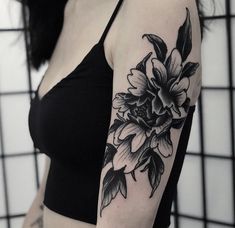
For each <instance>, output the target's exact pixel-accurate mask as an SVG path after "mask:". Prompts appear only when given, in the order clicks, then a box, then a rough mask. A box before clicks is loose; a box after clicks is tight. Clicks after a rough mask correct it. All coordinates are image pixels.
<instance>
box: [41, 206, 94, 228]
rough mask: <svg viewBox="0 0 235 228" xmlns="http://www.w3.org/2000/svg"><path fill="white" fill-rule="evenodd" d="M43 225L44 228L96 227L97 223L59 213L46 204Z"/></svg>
mask: <svg viewBox="0 0 235 228" xmlns="http://www.w3.org/2000/svg"><path fill="white" fill-rule="evenodd" d="M43 227H44V228H51V227H57V228H67V227H70V228H95V225H94V224H90V223H86V222H83V221H79V220H75V219H72V218H69V217H66V216H63V215H61V214H58V213H56V212H54V211H52V210H50V209H49V208H48V207H46V206H44V211H43Z"/></svg>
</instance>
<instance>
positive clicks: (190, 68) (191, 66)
mask: <svg viewBox="0 0 235 228" xmlns="http://www.w3.org/2000/svg"><path fill="white" fill-rule="evenodd" d="M198 67H199V63H192V62H188V63H187V64H186V65H185V66H184V68H183V71H182V74H181V78H184V77H188V78H189V77H190V76H192V75H194V74H195V73H196V70H197V68H198Z"/></svg>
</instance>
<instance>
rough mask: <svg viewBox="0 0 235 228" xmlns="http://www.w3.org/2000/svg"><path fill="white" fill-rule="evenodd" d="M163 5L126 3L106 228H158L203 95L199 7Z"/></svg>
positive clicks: (107, 165)
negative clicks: (183, 138) (190, 117)
mask: <svg viewBox="0 0 235 228" xmlns="http://www.w3.org/2000/svg"><path fill="white" fill-rule="evenodd" d="M156 2H158V1H153V0H148V1H145V2H144V3H143V1H140V0H136V1H131V0H130V1H126V2H125V3H124V4H125V7H124V8H123V10H124V15H125V17H124V18H123V25H122V26H120V27H122V29H121V30H120V33H119V34H120V39H119V38H118V40H117V41H116V42H117V43H116V45H115V51H114V53H113V63H114V76H113V102H112V114H111V121H110V128H109V133H108V137H107V145H106V150H105V154H104V160H103V169H102V173H101V178H100V190H99V202H98V213H97V227H99V228H106V227H114V228H115V227H124V228H125V227H128V228H132V227H143V228H145V227H151V225H152V223H153V220H154V217H155V215H156V213H157V209H158V206H159V203H160V200H161V197H162V194H163V191H164V189H165V186H166V183H167V180H168V178H169V175H170V171H171V168H172V165H173V162H174V158H175V153H176V149H177V146H178V142H179V137H180V134H181V131H182V127H183V124H184V120H185V118H186V116H187V112H188V108H189V106H190V105H194V104H195V102H196V100H197V98H198V95H199V92H200V83H199V82H200V80H201V79H200V44H201V40H200V37H201V36H200V28H199V22H198V16H197V10H196V5H195V3H194V1H193V0H192V1H191V0H190V1H186V0H185V1H184V0H183V1H180V3H179V1H176V0H173V1H170V0H166V1H164V3H158V5H156V4H157V3H156ZM159 2H160V1H159ZM125 19H126V21H125ZM179 126H180V127H179Z"/></svg>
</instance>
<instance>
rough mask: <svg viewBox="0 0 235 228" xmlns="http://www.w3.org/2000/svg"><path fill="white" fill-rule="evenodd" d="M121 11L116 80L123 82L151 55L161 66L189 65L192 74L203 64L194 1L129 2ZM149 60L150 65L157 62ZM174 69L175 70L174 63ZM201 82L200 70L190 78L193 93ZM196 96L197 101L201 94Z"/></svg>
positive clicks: (115, 58)
mask: <svg viewBox="0 0 235 228" xmlns="http://www.w3.org/2000/svg"><path fill="white" fill-rule="evenodd" d="M122 10H123V12H122V18H121V19H120V23H119V30H118V32H117V34H118V35H117V39H116V41H115V45H114V47H113V51H112V62H113V67H114V74H115V77H116V78H120V77H121V79H123V77H125V76H124V75H127V74H128V72H129V71H130V68H135V66H136V63H138V61H140V60H141V59H143V56H146V55H147V54H148V53H150V52H152V53H153V54H152V56H151V59H152V58H154V57H155V58H157V59H158V61H155V62H158V63H159V61H160V63H161V64H162V66H160V65H158V67H162V68H163V65H164V66H165V67H167V66H166V64H167V63H169V61H170V59H171V60H172V61H178V62H177V64H179V65H180V66H179V67H180V69H181V68H182V66H185V65H187V66H186V68H185V69H184V70H186V69H187V67H189V66H190V67H191V70H192V73H195V72H194V70H195V69H196V67H195V68H193V66H198V65H200V64H199V63H200V60H201V33H200V23H199V17H198V12H197V6H196V3H195V1H194V0H181V1H178V0H165V1H160V0H145V1H144V3H143V1H141V0H127V1H125V2H124V5H123V8H122ZM160 55H163V56H162V59H161V57H160V58H159V56H160ZM176 58H177V59H176ZM186 59H187V61H186ZM148 60H149V62H150V63H151V62H152V63H153V62H154V61H152V60H151V61H150V59H148ZM167 60H168V62H167ZM160 63H159V64H160ZM191 63H198V64H197V65H191ZM148 66H149V68H151V67H150V65H148V64H147V68H148ZM171 67H172V68H173V67H174V66H173V62H172V65H171ZM197 68H198V67H197ZM182 69H183V68H182ZM182 69H181V70H182ZM200 80H201V78H200V67H199V68H198V69H197V76H195V77H193V78H192V79H191V84H192V86H191V87H190V89H191V90H192V91H191V92H190V93H191V94H193V90H194V87H196V86H193V85H196V84H197V85H198V84H200ZM116 82H118V80H116ZM198 93H199V90H198ZM194 94H196V95H195V99H196V98H197V97H198V95H199V94H197V92H194ZM193 103H195V102H193Z"/></svg>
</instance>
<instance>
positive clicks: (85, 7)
mask: <svg viewBox="0 0 235 228" xmlns="http://www.w3.org/2000/svg"><path fill="white" fill-rule="evenodd" d="M116 3H117V1H116V0H112V1H108V0H102V1H99V4H95V3H94V2H93V1H92V0H90V1H85V0H81V1H80V0H79V1H75V0H68V3H67V5H66V7H65V11H64V24H63V28H62V31H61V34H60V36H59V39H58V41H57V44H56V47H55V50H54V52H53V55H52V57H51V59H50V63H49V66H48V68H47V70H46V72H45V75H44V79H43V82H42V83H41V85H40V88H39V90H38V95H39V97H40V98H42V97H43V96H44V95H45V94H46V93H47V92H48V91H49V90H50V89H51V88H52V87H53V86H54V85H55V84H57V83H58V82H59V81H60V80H61V79H62V78H64V77H65V76H66V75H68V74H69V73H70V72H71V71H72V70H73V69H74V68H75V67H76V66H77V65H78V64H79V63H80V62H81V61H82V59H83V58H84V56H85V55H86V54H87V53H88V52H89V51H90V49H91V48H92V47H93V46H94V45H95V44H96V43H97V42H98V39H99V38H100V35H101V34H102V32H103V30H104V28H105V26H106V24H107V21H108V19H109V17H110V15H111V14H112V11H113V8H114V7H115V5H116ZM119 18H120V17H119ZM119 18H117V20H115V22H114V23H118V19H119ZM111 30H112V32H110V33H109V34H108V36H107V38H106V40H105V43H104V50H105V55H106V60H107V62H108V64H109V65H110V67H111V68H113V66H112V59H111V53H112V44H113V43H114V40H115V34H116V32H117V26H115V25H114V26H112V29H111ZM43 217H44V225H43V227H44V228H52V227H57V228H67V227H70V228H73V227H74V228H92V227H95V225H93V224H89V223H85V222H82V221H79V220H74V219H71V218H68V217H65V216H62V215H60V214H58V213H56V212H54V211H52V210H50V209H49V208H47V207H46V206H45V207H44V212H43Z"/></svg>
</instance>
